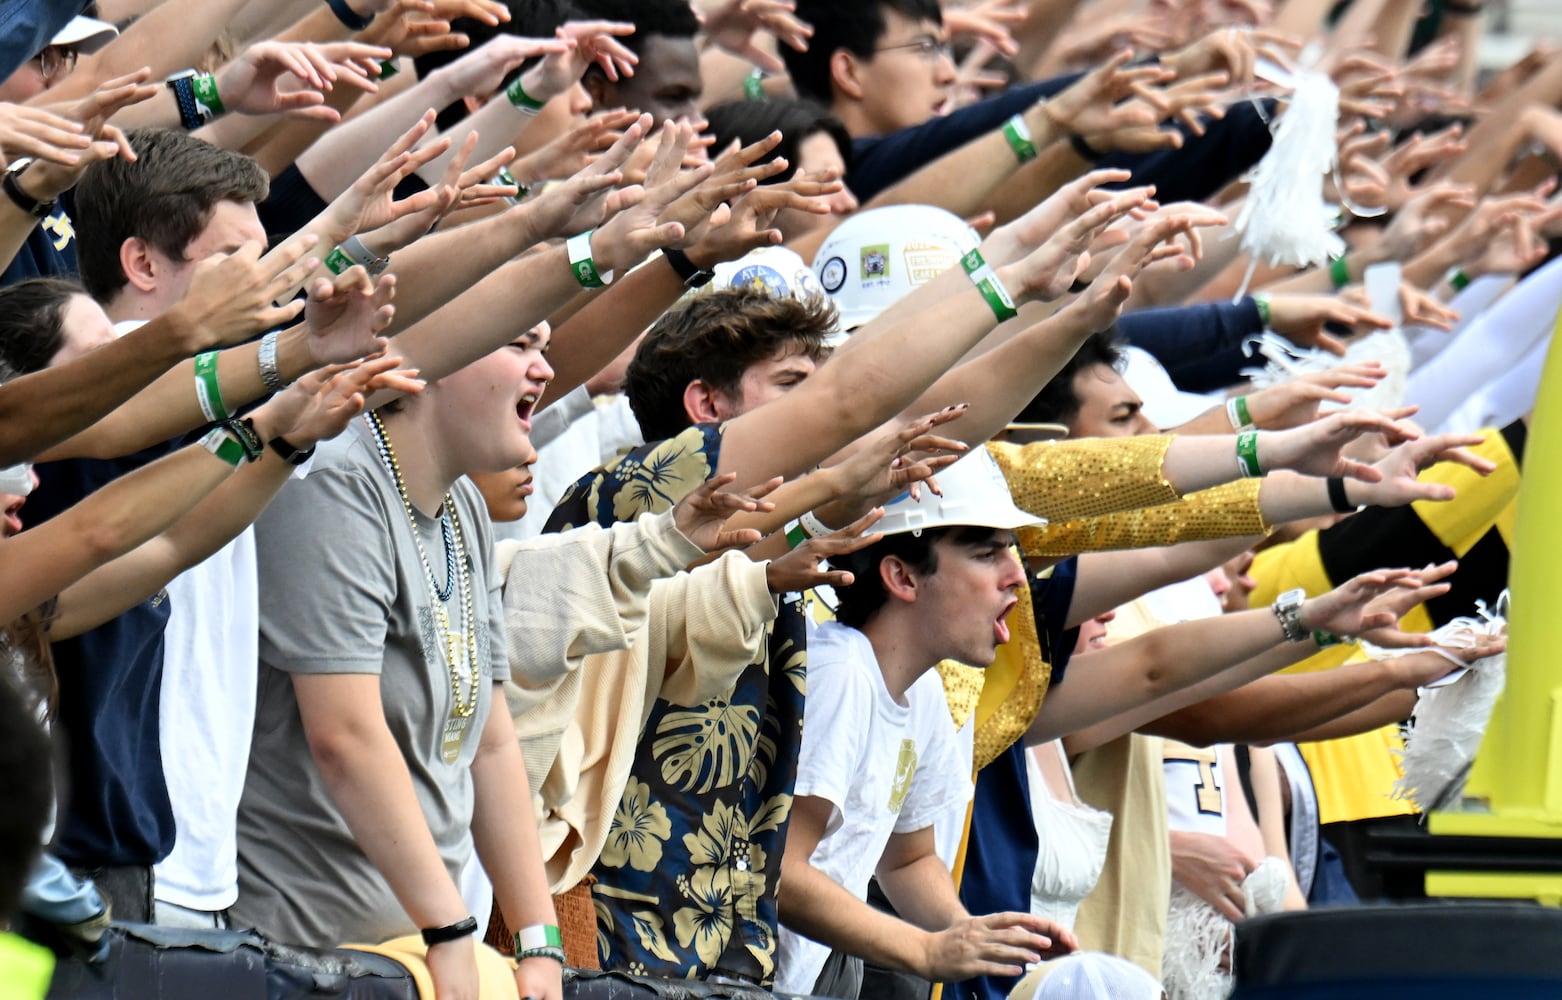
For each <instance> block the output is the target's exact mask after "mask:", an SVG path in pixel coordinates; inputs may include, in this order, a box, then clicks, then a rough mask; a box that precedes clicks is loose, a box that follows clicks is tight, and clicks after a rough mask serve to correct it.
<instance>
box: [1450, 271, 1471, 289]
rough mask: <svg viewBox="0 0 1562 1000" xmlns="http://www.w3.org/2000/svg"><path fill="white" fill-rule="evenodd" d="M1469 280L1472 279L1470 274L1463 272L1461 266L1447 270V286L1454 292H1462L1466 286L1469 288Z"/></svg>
mask: <svg viewBox="0 0 1562 1000" xmlns="http://www.w3.org/2000/svg"><path fill="white" fill-rule="evenodd" d="M1471 280H1472V279H1471V278H1470V276H1469V275H1468V274H1465V273H1464V270H1463V269H1462V268H1458V267H1456V268H1454V269H1453V270H1452V271H1449V272H1448V284H1449V287H1451V288H1452V289H1453V290H1454V291H1456V292H1462V291H1464V290H1465V289H1466V288H1469V287H1470V281H1471Z"/></svg>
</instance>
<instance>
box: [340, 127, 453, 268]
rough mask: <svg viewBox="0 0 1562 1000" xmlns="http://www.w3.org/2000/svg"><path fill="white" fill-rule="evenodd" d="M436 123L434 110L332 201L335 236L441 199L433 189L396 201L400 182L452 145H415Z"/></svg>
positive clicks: (370, 226)
mask: <svg viewBox="0 0 1562 1000" xmlns="http://www.w3.org/2000/svg"><path fill="white" fill-rule="evenodd" d="M433 126H434V112H432V111H428V112H425V113H424V115H423V117H422V118H420V119H418V121H417V122H415V123H414V124H413V126H412V127H411V128H410V129H408V130H407V131H406V132H404V133H402V136H401V138H399V139H397V140H396V141H395V142H393V143H391V145H390V148H389V149H387V150H386V151H385V153H384V155H382V156H381V157H380V158H379V160H377V161H376V162H375V164H374V166H372V167H370V168H369V169H368V170H366V171H364V172H363V174H362V175H361V176H360V177H359V178H358V179H357V180H356V181H354V182H353V183H352V186H350V187H349V188H348V189H347V190H346V191H343V192H342V193H341V195H339V196H338V197H337V199H336V200H335V201H333V202H332V203H331V205H330V207H329V208H327V209H326V212H325V214H326V225H325V228H326V230H327V232H328V233H329V234H330V237H331V238H333V239H335V240H336V242H338V243H340V242H341V241H343V240H345V239H347V238H348V237H349V236H352V235H353V234H355V233H365V232H368V231H370V230H374V229H379V228H380V227H381V226H386V225H389V224H390V223H392V222H395V221H396V220H397V219H400V218H402V217H404V216H408V215H414V214H416V213H419V212H422V211H425V210H426V209H428V207H429V206H430V205H432V204H435V203H437V202H438V201H439V200H440V193H439V192H438V191H436V190H434V189H432V188H430V189H428V190H425V191H420V192H418V193H417V194H415V195H413V196H411V197H410V198H404V199H402V200H401V201H396V200H395V199H396V185H398V184H400V183H401V181H402V180H403V178H405V177H407V176H408V175H409V174H411V173H412V172H414V171H415V170H417V169H418V168H419V167H421V166H423V165H424V164H425V163H430V162H432V161H433V160H435V159H438V158H439V157H440V156H443V155H444V153H445V151H446V150H447V149H449V148H450V139H449V138H443V139H440V140H438V141H436V142H431V143H429V144H428V145H426V146H424V147H423V148H422V149H414V148H413V147H414V146H416V145H417V143H418V140H420V139H422V138H423V136H424V135H426V134H427V133H428V130H429V129H430V128H432V127H433ZM425 231H426V230H425Z"/></svg>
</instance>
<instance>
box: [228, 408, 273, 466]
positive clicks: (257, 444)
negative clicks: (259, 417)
mask: <svg viewBox="0 0 1562 1000" xmlns="http://www.w3.org/2000/svg"><path fill="white" fill-rule="evenodd" d="M218 426H220V427H224V428H226V429H227V431H228V433H229V434H232V435H233V437H234V440H236V441H238V442H239V446H240V447H241V448H243V449H244V461H246V462H253V461H255V460H256V459H258V458H259V457H260V456H261V455H263V454H265V452H266V443H265V442H264V441H262V440H261V439H260V432H259V431H257V430H255V421H253V420H251V419H250V418H249V417H242V418H240V419H237V420H223V421H220V422H219V424H218Z"/></svg>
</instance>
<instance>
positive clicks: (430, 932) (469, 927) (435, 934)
mask: <svg viewBox="0 0 1562 1000" xmlns="http://www.w3.org/2000/svg"><path fill="white" fill-rule="evenodd" d="M476 933H477V918H476V917H467V918H466V919H465V920H457V921H456V922H455V923H453V924H446V925H445V926H443V927H429V928H426V929H425V930H424V931H423V943H424V944H425V945H427V946H428V947H430V948H432V947H434V946H435V945H436V944H444V943H445V942H446V941H459V940H461V939H462V938H464V937H471V936H472V935H473V934H476Z"/></svg>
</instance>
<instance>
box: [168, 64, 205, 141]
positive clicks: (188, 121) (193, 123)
mask: <svg viewBox="0 0 1562 1000" xmlns="http://www.w3.org/2000/svg"><path fill="white" fill-rule="evenodd" d="M194 79H195V73H194V72H192V71H188V70H187V71H185V72H183V73H176V74H174V75H173V76H171V77H169V78H168V81H167V82H168V89H169V90H172V91H173V92H174V103H175V104H176V105H178V108H179V127H180V128H183V129H184V130H185V131H186V132H194V131H195V130H196V129H198V128H200V127H201V126H202V125H205V124H206V119H205V117H203V116H202V115H201V105H200V102H199V101H197V100H196V99H195V85H194V84H193V83H192V82H191V81H192V80H194Z"/></svg>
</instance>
